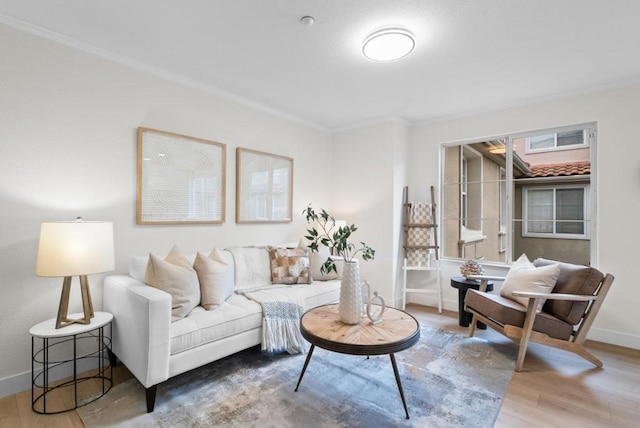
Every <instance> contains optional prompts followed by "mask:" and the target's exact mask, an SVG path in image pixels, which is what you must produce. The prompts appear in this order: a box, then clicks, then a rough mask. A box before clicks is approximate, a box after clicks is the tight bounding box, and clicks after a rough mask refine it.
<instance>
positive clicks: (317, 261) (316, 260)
mask: <svg viewBox="0 0 640 428" xmlns="http://www.w3.org/2000/svg"><path fill="white" fill-rule="evenodd" d="M308 245H309V241H308V240H307V239H305V238H302V239H301V240H300V242H298V247H299V248H308ZM329 257H331V251H330V250H329V247H327V246H325V245H319V246H318V251H317V252H315V253H314V252H313V251H311V249H309V274H310V275H311V280H312V281H327V280H330V279H338V278H340V276H339V275H338V273H337V272H328V273H326V274H323V273H322V272H321V271H320V269H321V268H322V265H323V264H324V262H326V261H327V259H328V258H329Z"/></svg>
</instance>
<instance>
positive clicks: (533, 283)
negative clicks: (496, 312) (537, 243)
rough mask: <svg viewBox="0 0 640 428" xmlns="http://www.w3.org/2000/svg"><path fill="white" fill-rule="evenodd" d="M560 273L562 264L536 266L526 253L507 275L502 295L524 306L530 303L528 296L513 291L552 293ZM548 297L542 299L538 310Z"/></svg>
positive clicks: (540, 309)
mask: <svg viewBox="0 0 640 428" xmlns="http://www.w3.org/2000/svg"><path fill="white" fill-rule="evenodd" d="M559 274H560V265H559V264H558V263H554V264H550V265H547V266H539V267H536V266H534V264H533V263H531V262H530V261H529V259H528V258H527V256H526V255H525V254H523V255H521V256H520V257H519V258H518V260H516V261H515V262H514V263H513V265H512V266H511V269H509V272H508V273H507V277H506V278H505V280H504V282H503V283H502V287H501V288H500V295H501V296H502V297H505V298H507V299H511V300H514V301H516V302H518V303H520V304H521V305H523V306H525V307H526V306H527V305H528V304H529V299H528V298H526V297H516V296H514V295H513V294H512V293H513V292H514V291H533V292H537V293H551V292H552V291H553V288H554V287H555V285H556V281H557V280H558V275H559ZM546 300H547V299H540V300H539V302H538V308H537V311H538V312H541V311H542V307H543V305H544V302H545V301H546Z"/></svg>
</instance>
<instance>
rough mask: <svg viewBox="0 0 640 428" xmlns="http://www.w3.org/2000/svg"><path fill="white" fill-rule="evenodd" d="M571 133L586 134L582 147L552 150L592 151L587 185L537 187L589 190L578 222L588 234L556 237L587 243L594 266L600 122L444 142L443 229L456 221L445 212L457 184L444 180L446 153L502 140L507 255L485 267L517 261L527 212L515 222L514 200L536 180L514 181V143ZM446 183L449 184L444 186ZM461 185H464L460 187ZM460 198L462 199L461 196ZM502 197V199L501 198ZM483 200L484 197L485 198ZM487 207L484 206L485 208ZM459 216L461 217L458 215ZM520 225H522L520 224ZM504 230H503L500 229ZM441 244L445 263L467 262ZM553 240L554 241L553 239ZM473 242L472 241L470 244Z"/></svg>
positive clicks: (441, 175) (503, 251)
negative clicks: (451, 188) (451, 189)
mask: <svg viewBox="0 0 640 428" xmlns="http://www.w3.org/2000/svg"><path fill="white" fill-rule="evenodd" d="M572 130H582V131H583V141H584V144H581V145H572V146H561V147H560V148H554V149H553V150H560V149H563V150H573V149H576V148H588V149H589V153H590V155H589V161H590V163H591V173H590V174H589V175H588V176H587V177H585V179H584V181H581V180H580V179H579V178H578V177H579V176H575V177H573V179H571V180H569V181H568V182H567V183H557V184H555V185H554V184H553V183H552V181H551V178H550V177H547V180H548V183H544V182H543V181H541V182H540V184H539V185H538V187H542V186H544V185H550V186H553V187H561V186H566V187H570V188H571V187H573V188H575V187H578V185H580V187H585V188H586V190H585V191H584V195H585V199H584V201H583V204H584V216H585V218H584V220H579V221H582V222H583V224H584V225H585V233H584V234H582V235H575V234H564V235H566V236H565V237H562V236H561V235H560V234H556V235H555V236H554V238H555V237H557V238H558V239H575V240H585V241H589V247H590V251H589V252H590V255H589V259H590V260H591V262H595V261H596V260H597V259H598V239H597V233H594V232H593V231H595V230H596V227H597V217H598V216H597V199H598V198H597V188H598V185H597V184H598V174H597V158H598V156H597V134H598V130H597V122H585V123H581V124H575V125H569V126H561V127H554V128H546V129H545V128H539V129H537V130H532V131H524V132H513V133H506V134H502V135H501V134H494V135H493V136H489V137H479V138H470V139H464V140H452V141H448V142H443V143H441V144H440V156H439V169H440V172H439V180H438V181H439V188H440V192H441V193H440V196H439V200H440V207H439V211H440V218H441V219H442V220H443V225H444V224H445V223H444V222H445V221H449V220H454V218H453V217H451V216H450V215H449V216H447V213H446V210H447V207H446V200H445V195H446V194H447V193H448V191H447V186H449V185H450V184H455V183H447V182H446V179H445V174H446V171H445V165H446V153H447V150H448V149H449V148H452V147H456V146H460V147H461V148H463V149H464V148H465V146H467V147H471V145H473V144H475V143H480V142H492V141H494V140H502V141H503V142H504V144H505V146H506V150H505V152H506V153H504V156H505V167H506V183H505V187H506V193H507V194H506V198H505V201H506V205H507V212H506V215H505V216H504V217H503V216H502V213H500V215H499V217H500V219H499V221H500V222H501V223H502V221H503V218H504V221H505V222H506V225H507V227H506V230H505V231H504V233H502V231H500V232H499V235H500V236H499V248H498V251H499V253H501V254H504V260H505V261H504V262H503V261H494V260H491V261H489V260H485V262H484V263H485V264H487V265H496V266H502V265H509V264H510V263H512V262H513V260H514V254H513V252H514V247H515V241H514V240H515V239H516V238H517V236H518V235H519V236H520V237H525V236H523V234H522V228H523V225H524V212H521V213H520V215H519V217H520V218H516V216H515V212H516V207H515V206H514V202H516V200H515V198H516V192H517V191H516V183H517V182H520V183H521V186H518V187H520V188H522V187H532V186H531V184H532V183H531V182H529V181H528V180H535V179H533V178H532V179H524V180H523V179H520V180H521V181H520V180H517V179H514V178H513V170H514V159H515V156H514V155H515V151H514V141H515V140H518V139H527V138H528V137H531V136H535V135H542V134H552V133H553V134H557V133H562V132H568V131H572ZM526 147H527V146H526V144H525V147H524V151H525V152H526ZM536 153H539V152H538V151H536ZM445 183H446V184H445ZM459 184H461V183H459ZM459 196H460V195H459ZM501 196H502V195H501ZM483 200H484V197H483ZM518 202H520V208H521V209H522V200H520V201H518ZM482 205H483V206H484V202H483V204H482ZM482 211H484V209H482ZM459 215H460V214H459ZM461 220H462V219H461V218H459V219H458V221H460V222H461ZM518 223H519V224H518ZM500 229H501V228H500ZM444 231H445V228H444V227H443V228H439V231H438V233H440V234H441V235H442V234H443V233H444ZM542 235H543V236H541V237H542V238H550V236H549V234H542ZM526 237H527V238H529V237H531V236H526ZM439 239H440V242H442V249H441V257H442V258H443V259H446V260H452V261H460V260H464V257H462V258H461V257H457V256H453V255H451V256H449V255H445V251H446V248H445V244H446V242H445V241H446V240H445V237H444V236H440V238H439ZM552 239H553V238H552ZM458 242H459V243H460V242H467V241H466V240H464V239H462V240H461V241H458ZM469 242H470V241H469Z"/></svg>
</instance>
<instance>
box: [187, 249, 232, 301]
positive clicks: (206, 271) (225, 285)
mask: <svg viewBox="0 0 640 428" xmlns="http://www.w3.org/2000/svg"><path fill="white" fill-rule="evenodd" d="M193 268H194V269H195V271H196V273H197V274H198V281H199V282H200V305H201V306H202V307H203V308H205V309H206V310H208V311H209V310H211V309H215V308H217V307H218V306H220V305H221V304H223V303H224V301H225V300H227V299H228V298H229V296H231V294H233V266H231V265H230V264H229V263H227V260H225V258H224V256H223V255H222V253H221V252H220V251H219V250H218V249H217V248H214V249H213V250H212V251H211V253H210V254H209V256H208V257H207V256H205V255H204V254H202V253H200V252H198V254H197V255H196V259H195V261H194V262H193Z"/></svg>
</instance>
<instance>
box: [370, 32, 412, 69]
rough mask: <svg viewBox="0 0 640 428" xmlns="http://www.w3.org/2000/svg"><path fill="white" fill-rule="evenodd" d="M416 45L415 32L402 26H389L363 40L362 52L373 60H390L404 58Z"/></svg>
mask: <svg viewBox="0 0 640 428" xmlns="http://www.w3.org/2000/svg"><path fill="white" fill-rule="evenodd" d="M415 46H416V40H415V36H414V35H413V33H412V32H411V31H409V30H406V29H404V28H400V27H387V28H382V29H379V30H376V31H374V32H373V33H371V34H369V35H368V36H367V37H366V38H365V39H364V41H363V42H362V54H363V55H364V56H365V57H366V58H367V59H370V60H371V61H378V62H389V61H395V60H397V59H400V58H403V57H405V56H407V55H409V54H410V53H411V51H412V50H413V48H414V47H415Z"/></svg>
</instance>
